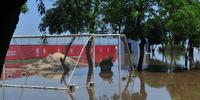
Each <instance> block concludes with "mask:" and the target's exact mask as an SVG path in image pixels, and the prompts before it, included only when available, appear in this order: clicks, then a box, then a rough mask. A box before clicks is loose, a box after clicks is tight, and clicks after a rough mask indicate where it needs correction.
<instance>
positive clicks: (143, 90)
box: [138, 72, 147, 100]
mask: <svg viewBox="0 0 200 100" xmlns="http://www.w3.org/2000/svg"><path fill="white" fill-rule="evenodd" d="M138 76H139V79H140V94H141V95H140V96H141V98H140V100H146V97H147V93H146V91H145V82H144V76H143V73H142V72H140V73H139V74H138Z"/></svg>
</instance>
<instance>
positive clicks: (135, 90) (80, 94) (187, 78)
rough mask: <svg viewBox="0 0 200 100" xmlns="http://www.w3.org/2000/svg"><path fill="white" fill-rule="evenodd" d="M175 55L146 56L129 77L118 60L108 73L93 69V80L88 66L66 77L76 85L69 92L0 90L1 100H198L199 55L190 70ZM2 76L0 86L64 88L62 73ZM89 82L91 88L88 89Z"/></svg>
mask: <svg viewBox="0 0 200 100" xmlns="http://www.w3.org/2000/svg"><path fill="white" fill-rule="evenodd" d="M174 55H176V56H174ZM174 55H173V56H163V55H162V54H161V53H159V52H157V51H156V52H155V55H154V56H152V55H151V54H150V55H149V54H146V56H145V61H144V71H142V72H131V73H130V69H129V68H128V67H125V66H122V67H121V68H120V66H119V62H118V60H116V61H115V62H114V63H113V66H112V67H111V70H110V71H103V70H102V69H101V68H102V67H100V66H96V67H95V71H94V76H90V75H88V67H87V66H81V67H77V68H76V70H75V71H74V73H73V75H72V76H71V80H70V81H69V78H70V75H71V74H69V76H66V81H67V82H68V84H70V85H75V89H74V90H72V91H71V90H53V89H34V88H17V87H1V88H0V100H199V99H200V70H199V69H198V67H199V66H198V60H199V58H198V52H197V51H195V56H194V61H195V62H196V63H195V64H196V65H194V66H193V67H188V66H185V63H184V62H185V61H184V55H182V54H180V55H177V53H175V54H174ZM134 56H135V55H134ZM135 58H137V57H135ZM135 62H137V61H135ZM122 65H123V64H122ZM5 72H6V73H7V74H6V76H4V78H2V80H1V81H0V83H1V84H3V83H4V84H14V85H25V86H45V87H58V88H59V87H65V85H64V83H61V82H60V76H61V75H62V73H60V74H59V73H54V72H51V73H45V72H42V71H38V73H34V74H29V72H27V71H26V70H25V69H24V68H6V69H5ZM11 73H18V74H16V75H15V74H12V75H11ZM71 73H72V70H71ZM9 75H10V76H9ZM88 78H90V79H91V80H92V81H91V82H94V86H92V85H91V86H88V85H87V80H88ZM3 79H5V80H3Z"/></svg>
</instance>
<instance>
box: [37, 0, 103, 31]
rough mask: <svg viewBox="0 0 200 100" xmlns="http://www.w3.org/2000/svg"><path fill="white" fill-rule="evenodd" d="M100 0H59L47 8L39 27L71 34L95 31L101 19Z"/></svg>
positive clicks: (42, 29) (41, 29)
mask: <svg viewBox="0 0 200 100" xmlns="http://www.w3.org/2000/svg"><path fill="white" fill-rule="evenodd" d="M100 7H101V1H100V0H58V1H56V2H55V3H54V8H52V9H49V10H47V12H46V15H45V16H44V17H43V19H42V23H41V24H40V26H39V28H40V31H46V29H48V31H49V32H50V34H54V33H55V34H60V33H62V32H67V31H69V32H70V33H71V34H78V33H82V32H90V33H94V32H95V31H96V30H97V28H98V24H99V23H98V22H99V21H98V20H100V18H99V15H100Z"/></svg>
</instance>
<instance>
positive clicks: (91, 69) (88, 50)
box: [86, 37, 95, 83]
mask: <svg viewBox="0 0 200 100" xmlns="http://www.w3.org/2000/svg"><path fill="white" fill-rule="evenodd" d="M92 40H93V37H92V38H90V40H89V41H88V43H87V45H86V57H87V61H88V75H87V83H88V82H90V81H91V78H92V74H93V61H92V58H91V55H90V48H91V45H92ZM94 52H95V51H93V53H94Z"/></svg>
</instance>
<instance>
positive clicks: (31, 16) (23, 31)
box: [14, 0, 53, 36]
mask: <svg viewBox="0 0 200 100" xmlns="http://www.w3.org/2000/svg"><path fill="white" fill-rule="evenodd" d="M52 3H53V0H45V6H46V9H48V8H50V7H52V6H51V5H52ZM27 5H28V8H29V10H28V12H27V13H25V14H22V13H21V14H20V18H19V22H18V25H17V28H16V30H15V33H14V36H16V35H41V34H42V33H41V32H40V31H39V29H38V25H39V23H40V21H41V18H42V16H41V15H40V14H39V12H38V10H37V3H36V0H27Z"/></svg>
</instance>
